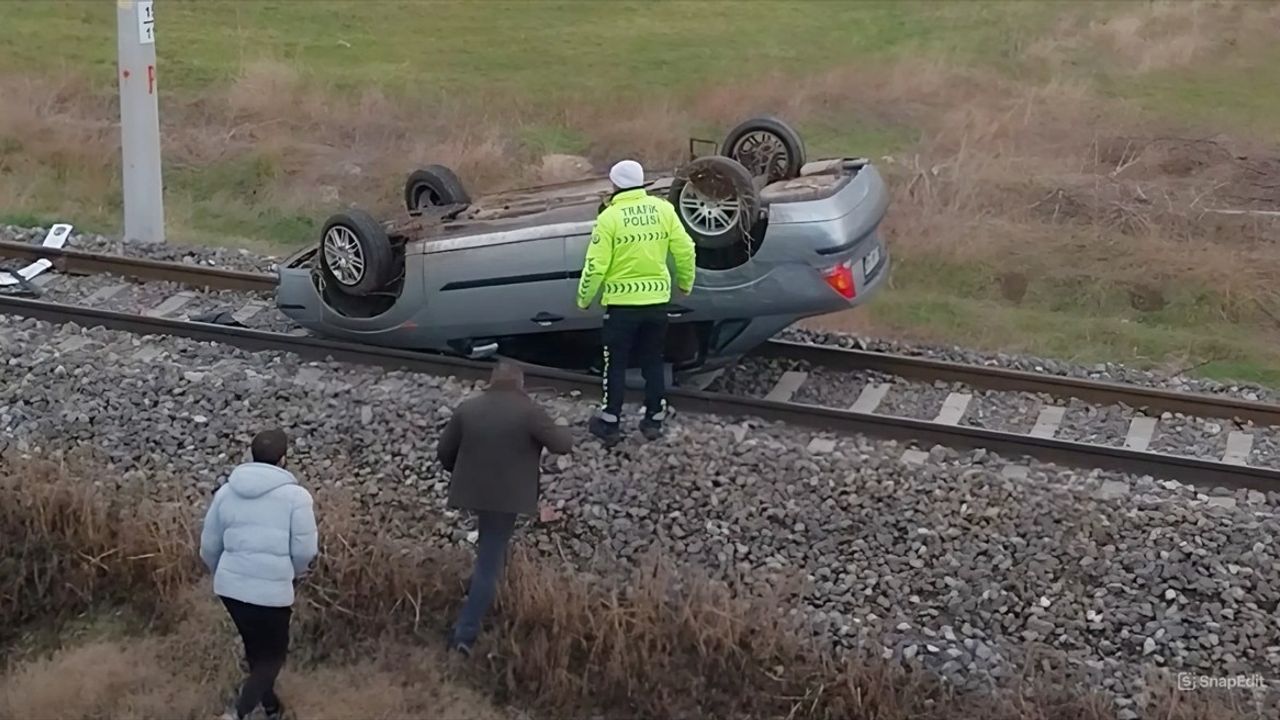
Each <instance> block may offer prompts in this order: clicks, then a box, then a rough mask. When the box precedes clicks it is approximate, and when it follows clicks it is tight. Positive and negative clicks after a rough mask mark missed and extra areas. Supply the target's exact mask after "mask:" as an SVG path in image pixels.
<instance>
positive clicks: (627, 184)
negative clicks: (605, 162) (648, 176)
mask: <svg viewBox="0 0 1280 720" xmlns="http://www.w3.org/2000/svg"><path fill="white" fill-rule="evenodd" d="M609 180H610V181H611V182H612V183H613V184H614V185H616V186H617V187H618V189H619V190H631V189H633V188H638V187H643V186H644V168H642V167H640V163H638V162H636V161H635V160H623V161H621V162H619V163H617V164H615V165H614V166H613V167H611V168H609Z"/></svg>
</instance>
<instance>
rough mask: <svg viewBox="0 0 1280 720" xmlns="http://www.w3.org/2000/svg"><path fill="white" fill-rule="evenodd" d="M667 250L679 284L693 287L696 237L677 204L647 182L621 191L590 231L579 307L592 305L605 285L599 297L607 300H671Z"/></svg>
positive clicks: (688, 288) (603, 301)
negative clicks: (648, 187) (687, 228)
mask: <svg viewBox="0 0 1280 720" xmlns="http://www.w3.org/2000/svg"><path fill="white" fill-rule="evenodd" d="M668 253H670V255H671V257H672V258H673V259H674V260H675V269H676V285H677V286H678V287H679V288H680V289H681V290H682V291H684V292H686V293H688V292H690V291H692V290H693V279H694V246H693V238H691V237H689V233H688V232H686V231H685V229H684V225H682V224H681V223H680V218H679V216H677V215H676V209H675V207H673V206H672V205H671V203H669V202H667V201H666V200H664V199H662V198H660V197H654V196H652V195H650V194H649V193H648V192H647V191H646V190H645V189H644V188H637V189H634V190H624V191H622V192H620V193H617V194H616V195H614V196H613V200H612V202H610V203H609V205H608V207H606V208H605V209H604V210H602V211H601V212H600V215H599V216H598V217H597V218H596V225H595V228H594V229H593V230H592V232H591V244H590V245H589V246H587V256H586V261H585V263H584V264H583V268H582V278H581V280H579V281H578V307H580V308H583V309H585V308H587V307H589V306H590V305H591V303H592V301H594V300H595V297H596V295H597V294H598V293H601V291H602V290H603V293H602V295H601V298H600V302H601V304H603V305H606V306H608V305H661V304H663V303H668V302H670V301H671V273H670V271H669V270H668V269H667V254H668Z"/></svg>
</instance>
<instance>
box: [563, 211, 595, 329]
mask: <svg viewBox="0 0 1280 720" xmlns="http://www.w3.org/2000/svg"><path fill="white" fill-rule="evenodd" d="M590 244H591V230H590V229H587V230H586V231H584V232H580V233H574V234H572V235H568V236H566V237H565V238H564V267H565V273H564V279H563V280H562V281H561V282H560V288H559V290H558V292H557V295H559V296H560V297H561V298H564V299H565V301H566V305H567V307H566V308H565V312H564V316H565V318H564V321H563V322H560V323H557V328H558V329H563V330H594V329H596V328H599V327H600V325H601V323H602V322H603V321H604V310H603V309H602V308H601V307H600V298H599V296H597V297H596V302H595V303H593V304H592V305H591V307H589V308H587V309H586V310H582V309H580V308H579V307H578V283H579V282H581V281H582V267H583V265H584V264H585V263H586V257H587V246H588V245H590Z"/></svg>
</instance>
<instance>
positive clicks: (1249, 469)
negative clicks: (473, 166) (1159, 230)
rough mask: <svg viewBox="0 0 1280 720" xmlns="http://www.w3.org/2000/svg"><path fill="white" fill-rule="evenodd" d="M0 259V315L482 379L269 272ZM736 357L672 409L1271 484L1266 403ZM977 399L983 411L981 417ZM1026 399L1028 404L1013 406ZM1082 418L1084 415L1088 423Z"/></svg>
mask: <svg viewBox="0 0 1280 720" xmlns="http://www.w3.org/2000/svg"><path fill="white" fill-rule="evenodd" d="M0 258H16V259H20V260H26V261H35V260H39V259H46V260H49V261H50V262H51V263H52V264H53V267H54V269H55V271H56V272H46V273H44V274H42V275H39V276H37V277H35V278H33V279H32V280H31V281H29V282H27V283H24V284H23V285H22V286H19V287H17V288H13V287H11V288H10V290H14V289H18V290H20V291H21V292H22V293H24V294H25V295H26V297H22V296H15V295H14V294H13V293H6V294H3V295H0V312H2V313H5V314H9V315H17V316H23V317H32V318H37V319H40V320H44V321H48V322H54V323H75V324H78V325H82V326H103V327H108V328H111V329H116V330H123V331H128V332H134V333H141V334H163V335H175V336H181V337H187V338H192V339H197V340H205V341H211V342H221V343H226V344H230V345H234V346H237V347H241V348H244V349H248V350H275V351H284V352H291V353H296V354H299V355H302V356H305V357H310V358H314V359H326V358H330V359H333V360H338V361H343V362H352V363H360V364H373V365H379V366H383V367H396V368H404V369H409V370H413V371H418V372H426V373H432V374H451V375H459V376H463V377H471V378H479V377H483V376H484V375H486V374H487V368H488V366H487V365H486V364H485V363H483V362H476V361H469V360H464V359H460V358H453V357H445V356H437V355H431V354H424V353H416V352H409V351H400V350H392V349H385V348H376V347H370V346H364V345H357V344H353V343H346V342H340V341H334V340H328V339H322V338H317V337H313V336H310V335H309V334H308V333H307V332H306V331H304V330H302V329H300V328H298V327H297V326H296V325H294V324H293V323H292V322H291V321H290V320H288V319H287V318H285V317H284V316H283V315H281V314H280V313H278V312H276V310H275V308H274V305H273V302H272V298H271V293H272V290H273V288H274V286H275V278H274V276H273V275H271V274H268V273H249V272H240V271H232V270H226V269H219V268H213V267H205V266H199V265H188V264H182V263H172V262H162V261H155V260H148V259H143V258H136V257H123V256H113V255H101V254H94V253H85V252H80V251H76V250H74V249H67V248H61V249H59V248H45V247H40V246H36V245H29V244H22V243H9V242H0ZM33 296H34V297H33ZM748 360H750V361H761V362H768V363H772V367H775V368H779V367H780V368H782V369H781V371H780V372H774V373H772V375H771V376H768V377H767V378H766V377H764V376H757V377H754V378H752V379H751V382H750V383H749V385H750V387H743V386H742V383H738V384H737V385H736V386H735V383H733V382H730V381H729V379H730V376H731V375H732V372H733V371H730V372H729V373H727V374H726V378H723V380H725V381H724V382H721V381H717V383H713V384H712V385H711V386H710V390H711V391H699V390H691V389H675V390H673V391H672V397H673V399H676V400H677V401H678V406H679V407H680V408H681V409H682V410H684V411H693V412H709V413H717V414H722V415H729V416H747V417H758V418H762V419H767V420H775V421H782V422H786V423H789V424H795V425H799V426H805V427H811V428H814V429H816V430H820V431H829V432H853V433H861V434H866V435H870V436H878V437H885V438H892V439H896V440H902V441H906V442H908V443H915V444H918V445H921V446H922V447H924V448H928V447H930V446H932V445H941V446H944V447H951V448H957V449H967V448H985V449H987V450H990V451H993V452H997V453H1000V454H1002V455H1007V456H1010V457H1016V456H1029V457H1033V458H1036V459H1038V460H1041V461H1045V462H1054V463H1060V464H1064V465H1070V466H1077V467H1096V468H1103V469H1112V470H1120V471H1123V472H1128V473H1133V474H1138V475H1152V476H1155V477H1162V478H1170V479H1176V480H1180V481H1183V482H1188V483H1192V484H1196V485H1200V486H1209V487H1212V486H1220V487H1224V488H1231V489H1239V488H1249V489H1254V490H1264V491H1267V490H1270V491H1275V490H1280V470H1277V469H1276V468H1274V467H1270V466H1269V465H1271V462H1270V458H1271V454H1272V453H1275V454H1276V455H1280V405H1274V404H1269V403H1264V402H1256V401H1248V400H1243V399H1237V398H1233V397H1229V396H1222V395H1209V394H1199V393H1183V392H1176V391H1170V390H1164V389H1158V388H1149V387H1142V386H1136V385H1123V384H1118V383H1112V382H1102V381H1096V380H1085V379H1078V378H1068V377H1062V376H1055V375H1046V374H1040V373H1028V372H1022V371H1017V370H1010V369H1006V368H999V367H989V366H975V365H962V364H958V363H950V362H944V361H939V360H931V359H927V358H918V357H907V356H899V355H890V354H886V353H877V352H867V351H858V350H848V349H843V348H836V347H831V346H822V345H811V344H805V343H797V342H788V341H773V342H770V343H768V344H767V345H765V346H764V347H762V348H761V349H760V350H759V352H757V353H755V354H754V355H753V357H752V358H749V359H748ZM529 372H530V374H531V375H532V376H534V377H536V378H537V379H538V380H539V381H540V382H542V383H544V384H547V385H549V386H551V387H554V388H556V389H560V390H578V391H584V392H588V393H590V392H594V391H595V390H596V389H597V388H598V385H599V381H598V379H597V378H595V377H591V376H587V375H581V374H576V373H571V372H564V371H559V370H554V369H549V368H541V367H539V368H530V370H529ZM762 381H763V383H764V388H763V391H762ZM947 383H949V384H950V386H949V387H952V388H955V389H949V390H946V391H945V392H946V395H945V398H944V399H941V400H940V402H935V403H934V405H935V406H936V407H934V408H932V409H927V411H925V412H924V413H923V415H921V413H919V412H917V413H916V415H917V416H915V417H912V416H910V414H908V413H902V412H895V407H894V405H893V399H894V396H895V393H903V392H912V391H915V390H918V389H919V388H922V387H923V388H931V389H935V390H936V388H937V386H938V385H940V384H947ZM717 384H718V385H719V386H720V387H719V388H718V389H717ZM1009 397H1019V398H1022V399H1023V400H1026V401H1027V402H1023V403H1021V406H1022V407H1023V408H1024V410H1023V411H1022V412H1021V415H1022V416H1023V417H1021V418H1019V419H1018V420H1017V421H1015V420H1011V419H1010V418H1008V417H1001V416H1000V412H999V409H1000V407H1001V402H1003V401H1005V400H1007V399H1008V398H1009ZM984 402H987V403H988V404H989V405H991V407H993V408H995V410H991V411H989V412H984V411H983V409H982V407H981V406H982V404H983V403H984ZM1082 404H1083V405H1082ZM1027 407H1033V408H1034V412H1027V411H1026V410H1025V408H1027ZM1079 407H1085V408H1087V409H1090V410H1089V411H1090V412H1092V411H1093V410H1092V409H1096V408H1099V407H1100V408H1104V409H1105V408H1115V407H1123V408H1126V411H1125V412H1128V413H1131V417H1129V418H1128V419H1129V422H1128V427H1127V430H1126V432H1125V433H1124V434H1123V436H1122V437H1110V438H1096V437H1090V438H1088V441H1084V440H1082V439H1080V438H1079V437H1077V438H1071V437H1065V436H1064V435H1065V433H1063V432H1062V430H1063V428H1064V426H1067V425H1069V424H1070V423H1067V422H1066V421H1067V419H1068V418H1069V417H1070V416H1071V413H1072V412H1074V411H1077V410H1078V409H1079ZM988 410H990V408H988ZM1175 414H1176V416H1178V417H1192V418H1198V419H1215V420H1220V421H1222V422H1221V423H1218V425H1219V426H1220V430H1221V429H1223V428H1222V427H1221V426H1225V425H1227V424H1231V425H1233V429H1230V430H1229V431H1227V432H1221V433H1220V434H1221V436H1222V438H1221V439H1222V442H1221V443H1220V444H1221V452H1220V453H1216V454H1215V455H1213V456H1203V457H1202V456H1195V455H1188V454H1177V453H1171V452H1161V451H1157V450H1153V449H1152V445H1153V443H1152V440H1153V438H1154V437H1155V436H1157V434H1158V431H1159V427H1160V423H1161V422H1162V420H1165V419H1169V418H1171V417H1174V416H1175ZM1087 416H1088V413H1087V412H1086V424H1087ZM984 417H985V418H986V420H984V419H983V418H984ZM992 418H994V422H992V421H991V420H992ZM1076 424H1077V425H1079V424H1080V423H1078V422H1077V423H1076ZM827 442H828V441H827V440H826V439H824V438H822V437H820V436H819V437H816V438H815V439H814V441H813V447H812V449H813V450H814V451H816V452H822V451H823V447H824V445H825V444H826V443H827ZM903 459H904V460H905V461H907V462H912V463H923V462H926V461H927V459H928V453H927V451H926V450H924V449H916V448H912V449H908V450H907V451H906V452H905V454H904V456H903ZM1011 467H1014V468H1016V466H1011ZM1011 472H1017V470H1016V469H1013V470H1011Z"/></svg>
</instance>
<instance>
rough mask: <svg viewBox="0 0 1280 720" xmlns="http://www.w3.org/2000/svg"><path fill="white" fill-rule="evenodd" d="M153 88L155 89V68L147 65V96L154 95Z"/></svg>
mask: <svg viewBox="0 0 1280 720" xmlns="http://www.w3.org/2000/svg"><path fill="white" fill-rule="evenodd" d="M155 88H156V66H155V65H148V66H147V94H148V95H153V94H155V93H154V91H155Z"/></svg>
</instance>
